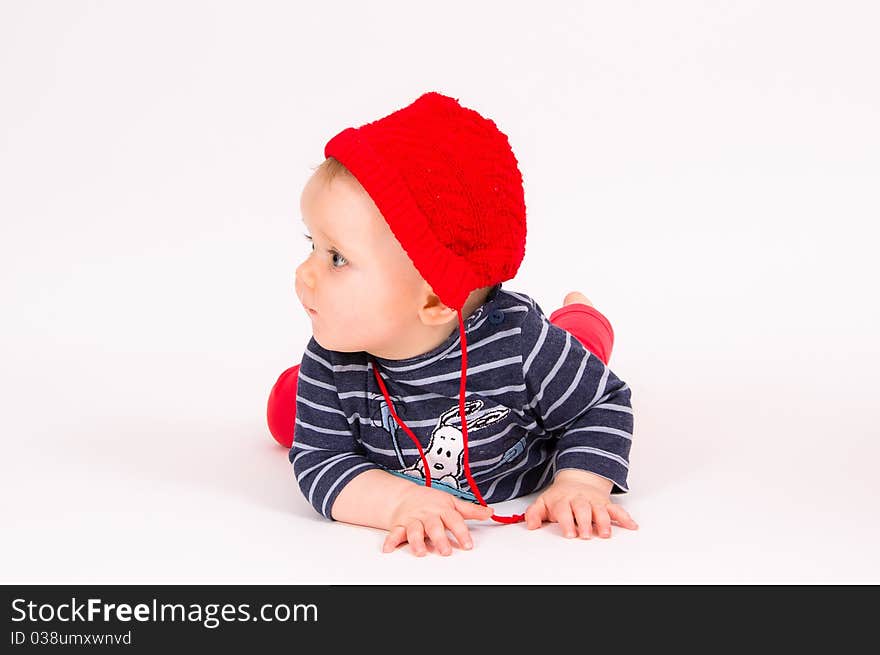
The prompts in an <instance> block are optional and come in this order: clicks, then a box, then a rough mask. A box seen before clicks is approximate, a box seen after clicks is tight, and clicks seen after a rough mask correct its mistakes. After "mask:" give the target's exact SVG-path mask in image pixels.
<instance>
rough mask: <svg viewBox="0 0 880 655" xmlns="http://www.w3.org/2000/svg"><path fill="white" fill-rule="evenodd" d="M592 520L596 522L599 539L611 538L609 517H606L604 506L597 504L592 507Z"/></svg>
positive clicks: (606, 511)
mask: <svg viewBox="0 0 880 655" xmlns="http://www.w3.org/2000/svg"><path fill="white" fill-rule="evenodd" d="M593 520H594V521H595V522H596V532H598V533H599V536H600V537H603V538H606V539H607V538H608V537H610V536H611V517H610V516H608V509H607V506H606V505H602V504H599V503H596V504H594V505H593Z"/></svg>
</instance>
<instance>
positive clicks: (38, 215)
mask: <svg viewBox="0 0 880 655" xmlns="http://www.w3.org/2000/svg"><path fill="white" fill-rule="evenodd" d="M878 24H880V10H878V9H877V8H876V4H875V3H872V2H861V3H859V2H837V1H836V2H824V3H823V2H758V1H750V2H749V1H744V2H735V3H731V2H706V1H703V0H700V1H693V2H674V3H673V2H664V3H651V2H638V3H635V2H615V3H605V2H589V3H583V2H557V3H535V2H532V1H530V2H510V1H506V2H472V1H467V2H461V1H451V0H446V1H445V2H443V3H441V4H438V3H412V2H393V3H392V2H369V3H362V2H338V1H337V2H331V3H324V4H322V3H316V2H308V3H306V2H303V3H292V2H277V3H268V2H252V1H248V2H239V3H231V2H155V1H154V2H81V1H79V2H24V1H15V2H9V1H8V0H7V1H4V2H3V3H2V5H0V127H2V130H0V139H2V140H0V272H2V278H0V290H2V306H0V311H2V321H0V325H2V343H0V358H2V365H0V407H2V422H0V431H2V445H3V455H2V457H0V507H2V517H0V518H2V525H3V532H4V537H3V539H2V543H0V549H2V553H0V555H2V556H0V582H3V583H19V582H22V583H56V582H57V583H251V582H252V583H273V584H274V583H342V582H349V583H361V582H364V583H366V582H403V583H409V582H412V583H422V582H439V583H451V582H477V583H488V582H501V583H506V582H525V583H535V582H551V583H593V582H614V583H710V582H730V583H746V582H766V583H782V582H794V583H807V582H820V583H832V582H851V583H867V582H872V583H878V582H880V559H878V557H877V552H878V548H880V521H878V514H880V512H878V501H880V493H878V492H880V483H878V475H877V470H876V469H877V465H878V458H880V446H878V437H880V428H878V417H877V406H878V403H877V399H876V394H877V390H878V383H877V370H878V365H880V346H878V342H877V337H878V334H880V329H878V327H880V321H878V301H877V283H878V279H880V275H878V265H877V263H876V256H877V255H876V249H877V243H878V242H877V235H878V229H877V222H878V220H880V77H878V74H877V62H878V61H880V46H878V41H877V38H876V36H877V26H878ZM428 90H435V91H439V92H441V93H444V94H446V95H450V96H453V97H455V98H457V99H459V101H460V102H461V103H462V104H463V105H464V106H467V107H471V108H473V109H476V110H477V111H479V112H481V113H482V114H483V115H485V116H488V117H490V118H492V119H493V120H495V121H496V123H497V124H498V126H499V127H500V128H501V129H502V130H503V131H504V132H505V133H506V134H507V135H508V136H509V138H510V141H511V143H512V145H513V148H514V151H515V153H516V155H517V157H518V159H519V162H520V167H521V170H522V172H523V175H524V178H525V185H526V189H525V192H526V204H527V207H528V221H529V223H528V225H529V232H528V241H527V250H526V257H525V260H524V261H523V264H522V266H521V268H520V271H519V273H518V275H517V277H516V278H514V279H513V280H512V281H509V282H507V283H505V286H506V287H507V288H510V289H513V290H519V291H523V292H525V293H527V294H529V295H531V296H533V297H534V298H535V299H536V300H538V302H539V303H540V304H541V305H542V307H543V309H544V310H545V312H546V313H547V314H548V315H549V313H550V312H551V311H552V310H553V309H555V308H556V307H558V306H559V305H560V303H561V301H562V298H563V296H564V295H565V294H566V293H567V292H568V291H571V290H580V291H582V292H584V293H585V294H586V295H587V296H589V297H590V298H591V299H592V300H593V301H594V303H595V304H596V306H597V307H598V308H599V309H601V310H602V311H603V312H604V313H605V314H606V315H607V316H608V317H609V319H610V320H611V321H612V323H613V325H614V328H615V332H616V337H617V338H616V342H615V346H614V352H613V356H612V358H611V367H612V369H613V370H614V371H615V373H617V374H618V375H619V376H620V377H621V378H623V379H624V380H626V381H627V382H628V383H629V384H630V386H631V388H632V390H633V405H634V408H635V411H636V414H635V426H636V429H635V439H634V444H633V449H632V453H631V474H630V479H629V482H630V488H631V492H630V493H629V494H627V495H625V496H621V497H617V499H618V500H619V502H621V503H622V504H623V505H624V506H625V507H626V508H627V509H628V510H629V511H630V513H631V514H632V515H633V516H634V517H635V518H636V520H637V521H638V522H639V523H640V525H641V529H640V530H639V531H638V532H628V531H625V530H617V531H616V532H615V533H614V535H613V536H612V538H611V539H608V540H600V539H593V540H591V541H581V540H566V539H564V538H562V537H561V536H560V534H559V531H558V527H557V526H555V525H545V527H544V528H543V529H542V530H540V531H537V532H529V531H527V530H526V529H525V527H524V526H522V525H518V526H502V525H495V524H486V525H476V526H475V527H474V532H473V534H474V537H475V541H476V548H475V549H474V550H473V551H471V552H460V551H458V552H456V553H455V554H454V555H453V556H452V557H449V558H442V557H440V556H436V555H434V556H429V557H426V558H423V559H417V558H415V557H412V556H411V555H410V554H409V553H408V551H406V550H400V551H398V552H396V553H393V554H391V555H382V554H381V552H380V547H381V544H382V540H383V534H382V533H381V532H380V531H378V530H372V529H368V528H360V527H353V526H348V525H345V524H342V523H332V522H329V521H326V520H324V519H322V518H320V517H319V516H318V515H317V514H316V513H315V512H314V511H313V510H312V509H311V507H310V506H309V505H308V504H307V503H306V501H305V500H304V499H303V497H302V496H301V494H300V492H299V490H298V488H297V486H296V485H295V481H294V479H293V477H292V471H291V467H290V465H289V463H288V461H287V453H286V451H285V450H284V449H282V448H281V447H280V446H278V445H276V444H275V442H274V441H273V440H272V438H271V436H270V435H269V432H268V429H267V427H266V421H265V410H266V400H267V397H268V393H269V390H270V388H271V386H272V384H273V383H274V382H275V380H276V378H277V376H278V375H279V374H280V373H281V371H282V370H284V369H285V368H287V367H289V366H292V365H293V364H296V363H298V362H299V361H300V358H301V356H302V351H303V348H304V347H305V344H306V342H307V341H308V338H309V336H310V332H309V321H308V318H307V316H306V315H305V312H304V311H303V309H302V307H301V306H300V305H299V304H298V302H297V299H296V296H295V293H294V287H293V276H294V269H295V267H296V265H297V264H298V263H299V261H301V259H302V258H304V257H305V256H306V255H307V252H308V245H307V243H306V241H305V239H303V237H302V232H303V229H301V225H300V222H299V221H300V216H299V195H300V192H301V190H302V186H303V185H304V183H305V181H306V179H307V178H308V176H309V175H310V174H311V170H312V168H313V167H314V166H317V165H318V164H319V163H320V162H321V161H322V159H323V145H324V143H325V142H326V141H327V140H328V139H329V138H330V137H332V136H333V135H334V134H336V133H337V132H338V131H340V130H341V129H343V128H345V127H348V126H358V125H361V124H363V123H365V122H368V121H371V120H375V119H377V118H379V117H382V116H385V115H387V114H388V113H391V112H392V111H393V110H395V109H397V108H399V107H402V106H404V105H406V104H409V103H410V102H412V101H413V100H414V99H415V98H416V97H418V96H419V95H420V94H421V93H423V92H425V91H428ZM527 501H528V499H524V500H523V501H522V503H520V504H518V502H514V503H510V504H507V505H508V506H507V507H505V506H501V507H500V508H499V509H501V510H507V509H517V508H521V507H525V503H526V502H527Z"/></svg>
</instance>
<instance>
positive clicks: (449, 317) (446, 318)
mask: <svg viewBox="0 0 880 655" xmlns="http://www.w3.org/2000/svg"><path fill="white" fill-rule="evenodd" d="M419 316H420V317H421V319H422V323H424V324H425V325H445V324H446V323H450V322H452V321H454V320H457V319H458V312H456V311H455V310H454V309H451V308H450V307H447V306H446V305H444V304H443V303H442V302H438V304H431V305H423V306H422V308H421V309H420V310H419Z"/></svg>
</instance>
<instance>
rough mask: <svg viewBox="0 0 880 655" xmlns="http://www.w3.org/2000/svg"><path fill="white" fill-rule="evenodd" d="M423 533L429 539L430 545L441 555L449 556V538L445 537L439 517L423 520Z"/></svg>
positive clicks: (444, 528) (450, 551)
mask: <svg viewBox="0 0 880 655" xmlns="http://www.w3.org/2000/svg"><path fill="white" fill-rule="evenodd" d="M425 532H427V533H428V536H429V537H430V538H431V543H432V544H434V548H436V549H437V550H438V552H439V553H440V554H441V555H451V554H452V546H450V545H449V537H447V536H446V527H445V526H444V525H443V521H441V520H440V517H439V516H432V517H431V518H429V519H426V520H425Z"/></svg>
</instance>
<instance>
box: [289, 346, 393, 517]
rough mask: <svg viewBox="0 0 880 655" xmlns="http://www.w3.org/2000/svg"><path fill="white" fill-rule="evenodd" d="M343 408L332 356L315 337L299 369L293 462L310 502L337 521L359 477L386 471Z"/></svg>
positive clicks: (325, 515)
mask: <svg viewBox="0 0 880 655" xmlns="http://www.w3.org/2000/svg"><path fill="white" fill-rule="evenodd" d="M355 437H356V435H355V432H354V429H353V428H352V425H351V424H350V423H349V420H348V417H347V416H346V415H345V413H344V412H343V411H342V409H341V407H340V403H339V393H338V390H337V388H336V383H335V380H334V377H333V365H332V364H331V362H330V353H329V352H328V351H327V350H325V349H324V348H322V347H321V346H319V345H318V343H317V341H315V338H314V337H312V338H311V340H310V341H309V343H308V345H307V346H306V350H305V353H304V354H303V358H302V362H301V363H300V368H299V377H298V380H297V391H296V421H295V424H294V431H293V446H292V447H291V449H290V453H289V459H290V461H291V463H292V464H293V472H294V475H295V476H296V481H297V483H298V484H299V488H300V490H301V491H302V493H303V495H304V496H305V497H306V499H307V500H308V501H309V503H311V505H312V507H314V508H315V510H316V511H317V512H318V513H320V514H321V515H323V516H324V517H326V518H328V519H331V520H333V515H332V510H333V503H334V502H335V501H336V497H337V496H338V495H339V492H340V491H342V489H343V487H345V485H346V484H348V483H349V482H351V481H352V480H353V479H354V478H355V477H356V476H357V475H359V474H360V473H363V472H364V471H367V470H369V469H374V468H380V466H379V465H378V464H376V463H374V462H372V461H370V460H369V459H368V458H367V457H366V456H365V450H364V448H363V446H361V445H360V444H359V443H358V441H357V439H356V438H355Z"/></svg>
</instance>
